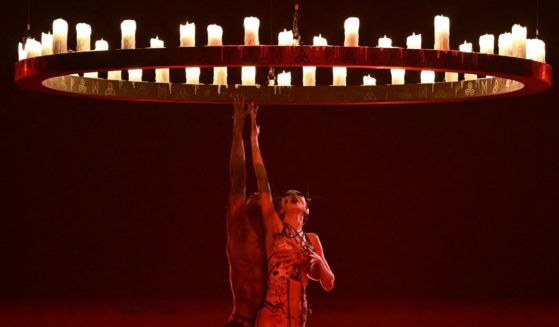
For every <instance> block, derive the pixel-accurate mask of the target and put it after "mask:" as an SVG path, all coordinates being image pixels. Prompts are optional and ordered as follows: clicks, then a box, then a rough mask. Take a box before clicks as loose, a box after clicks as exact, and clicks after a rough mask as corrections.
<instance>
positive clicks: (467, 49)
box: [458, 41, 477, 81]
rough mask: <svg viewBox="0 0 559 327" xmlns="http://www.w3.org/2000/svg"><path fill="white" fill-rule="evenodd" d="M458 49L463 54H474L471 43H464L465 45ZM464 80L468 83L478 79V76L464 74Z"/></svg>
mask: <svg viewBox="0 0 559 327" xmlns="http://www.w3.org/2000/svg"><path fill="white" fill-rule="evenodd" d="M458 48H459V49H460V51H462V52H472V50H473V45H472V44H471V43H468V42H466V41H464V44H460V46H459V47H458ZM464 79H465V80H466V81H471V80H475V79H477V75H476V74H464Z"/></svg>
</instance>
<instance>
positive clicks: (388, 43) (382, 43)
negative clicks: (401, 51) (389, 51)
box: [378, 35, 392, 48]
mask: <svg viewBox="0 0 559 327" xmlns="http://www.w3.org/2000/svg"><path fill="white" fill-rule="evenodd" d="M378 47H379V48H392V40H391V39H390V38H388V37H386V35H385V36H384V37H381V38H379V39H378Z"/></svg>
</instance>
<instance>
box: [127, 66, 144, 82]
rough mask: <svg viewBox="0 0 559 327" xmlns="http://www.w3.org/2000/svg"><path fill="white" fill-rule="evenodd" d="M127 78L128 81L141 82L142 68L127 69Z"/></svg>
mask: <svg viewBox="0 0 559 327" xmlns="http://www.w3.org/2000/svg"><path fill="white" fill-rule="evenodd" d="M128 80H129V81H130V82H141V81H142V70H141V69H129V70H128Z"/></svg>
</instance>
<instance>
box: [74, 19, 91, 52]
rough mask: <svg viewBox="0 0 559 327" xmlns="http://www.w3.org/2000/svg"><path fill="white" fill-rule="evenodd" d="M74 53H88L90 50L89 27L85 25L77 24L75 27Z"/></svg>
mask: <svg viewBox="0 0 559 327" xmlns="http://www.w3.org/2000/svg"><path fill="white" fill-rule="evenodd" d="M76 34H77V40H76V41H77V42H76V51H90V50H91V26H90V25H89V24H86V23H79V24H77V25H76Z"/></svg>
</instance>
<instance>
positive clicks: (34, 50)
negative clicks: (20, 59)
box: [25, 38, 43, 58]
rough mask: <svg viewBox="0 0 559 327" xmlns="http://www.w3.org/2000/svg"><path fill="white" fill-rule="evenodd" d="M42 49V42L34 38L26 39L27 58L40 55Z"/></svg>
mask: <svg viewBox="0 0 559 327" xmlns="http://www.w3.org/2000/svg"><path fill="white" fill-rule="evenodd" d="M42 49H43V47H42V46H41V42H39V41H37V40H35V39H33V38H28V39H27V40H26V41H25V52H26V53H27V58H33V57H38V56H40V55H41V51H42Z"/></svg>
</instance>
